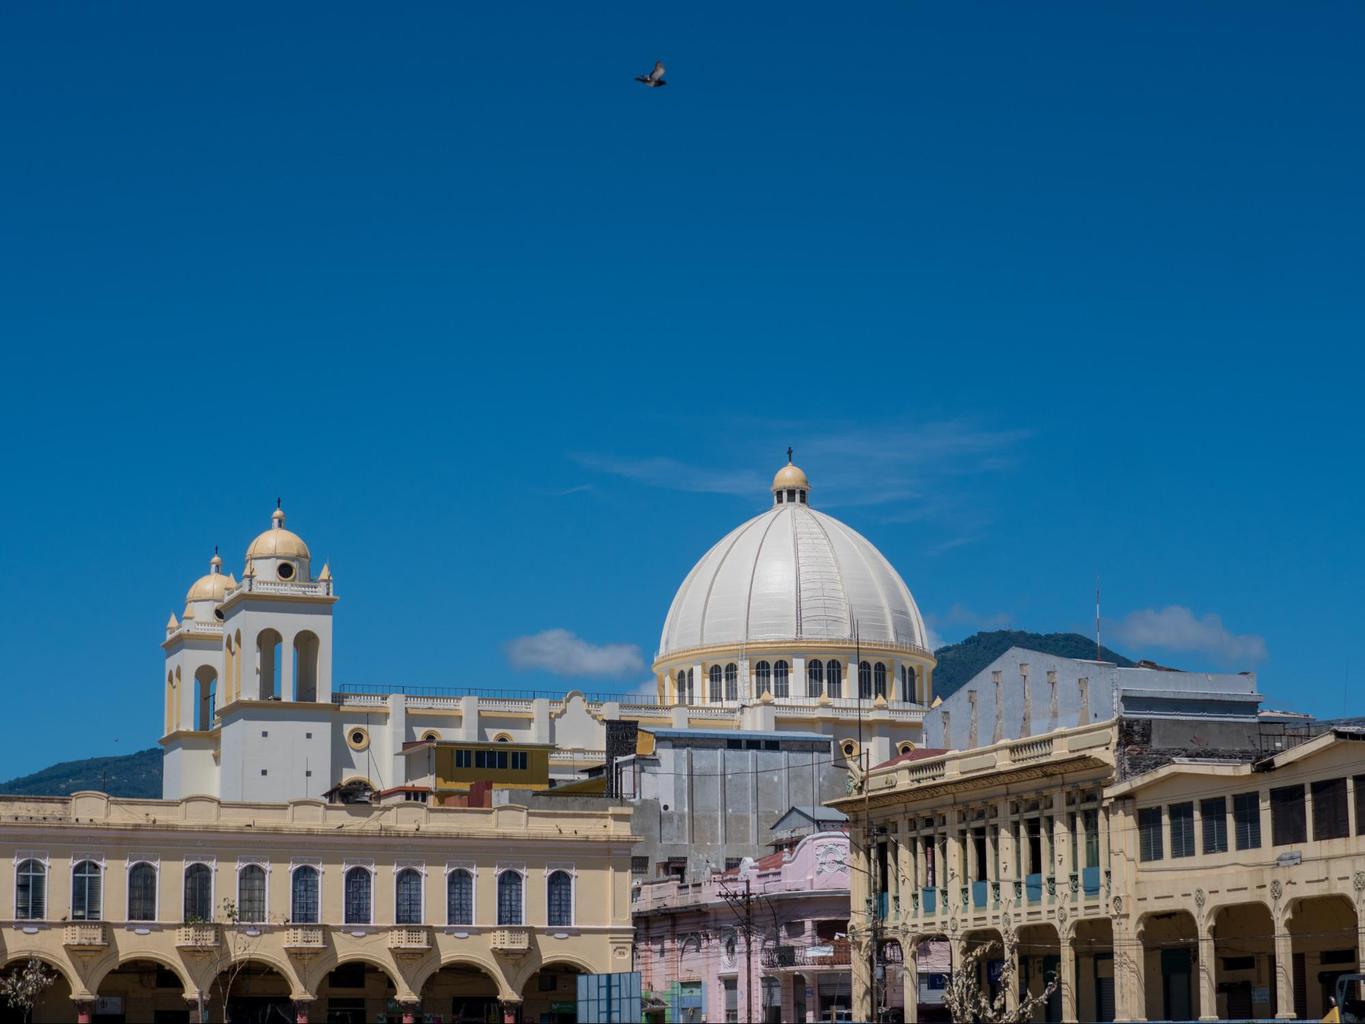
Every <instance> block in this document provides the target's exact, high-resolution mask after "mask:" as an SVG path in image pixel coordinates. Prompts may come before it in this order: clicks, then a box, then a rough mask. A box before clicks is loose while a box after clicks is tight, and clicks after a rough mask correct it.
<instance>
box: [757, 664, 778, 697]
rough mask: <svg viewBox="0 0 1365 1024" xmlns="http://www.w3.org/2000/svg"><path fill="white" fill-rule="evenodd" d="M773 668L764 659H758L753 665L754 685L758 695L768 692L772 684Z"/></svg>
mask: <svg viewBox="0 0 1365 1024" xmlns="http://www.w3.org/2000/svg"><path fill="white" fill-rule="evenodd" d="M772 677H773V670H772V666H770V665H769V664H768V663H767V662H766V661H760V662H759V663H758V664H757V665H755V666H754V685H755V687H756V688H757V691H758V696H760V697H762V696H763V695H764V694H765V693H767V692H768V688H769V687H770V686H771V685H772Z"/></svg>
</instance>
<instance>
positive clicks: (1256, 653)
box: [1112, 605, 1267, 665]
mask: <svg viewBox="0 0 1365 1024" xmlns="http://www.w3.org/2000/svg"><path fill="white" fill-rule="evenodd" d="M1112 630H1113V632H1114V634H1115V635H1116V636H1117V638H1118V639H1119V640H1120V641H1121V642H1123V643H1124V644H1126V645H1127V646H1128V648H1129V649H1130V650H1132V651H1134V652H1141V651H1143V650H1144V649H1147V648H1151V647H1157V648H1162V649H1164V650H1169V651H1186V652H1190V653H1194V654H1204V655H1207V656H1209V657H1211V658H1213V659H1215V660H1216V661H1220V662H1223V663H1225V664H1232V665H1250V664H1255V663H1256V662H1259V661H1263V660H1265V657H1266V654H1267V651H1266V645H1265V638H1264V637H1261V636H1257V635H1256V634H1255V633H1233V632H1231V631H1230V630H1229V629H1228V628H1227V627H1226V626H1224V625H1223V620H1222V619H1221V618H1220V617H1219V616H1217V615H1214V614H1213V613H1212V612H1210V613H1208V614H1206V615H1199V616H1197V615H1195V614H1194V612H1192V611H1190V609H1188V608H1182V607H1181V606H1179V605H1171V606H1170V607H1167V608H1161V609H1156V608H1144V609H1142V610H1141V611H1136V612H1130V613H1129V614H1128V615H1126V616H1125V617H1124V618H1123V620H1122V621H1120V622H1119V623H1117V624H1116V625H1115V626H1113V627H1112ZM1138 656H1140V654H1139V655H1138Z"/></svg>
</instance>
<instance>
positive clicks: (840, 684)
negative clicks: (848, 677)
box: [825, 661, 844, 699]
mask: <svg viewBox="0 0 1365 1024" xmlns="http://www.w3.org/2000/svg"><path fill="white" fill-rule="evenodd" d="M826 669H827V671H826V672H825V676H826V679H825V682H826V688H825V692H826V693H828V694H829V695H830V698H831V699H837V698H839V697H842V696H843V695H844V666H843V663H842V662H838V661H831V662H830V663H829V665H828V666H826Z"/></svg>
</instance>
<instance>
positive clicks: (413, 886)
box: [393, 868, 422, 924]
mask: <svg viewBox="0 0 1365 1024" xmlns="http://www.w3.org/2000/svg"><path fill="white" fill-rule="evenodd" d="M393 907H394V909H393V921H394V924H421V923H422V873H421V872H420V871H418V870H417V869H416V868H404V869H403V870H402V871H400V872H398V877H397V878H395V879H394V883H393Z"/></svg>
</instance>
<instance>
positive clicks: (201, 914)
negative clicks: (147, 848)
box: [128, 864, 213, 921]
mask: <svg viewBox="0 0 1365 1024" xmlns="http://www.w3.org/2000/svg"><path fill="white" fill-rule="evenodd" d="M143 869H146V872H147V873H146V875H145V876H144V877H146V878H147V879H148V881H149V883H150V885H149V888H150V890H151V899H150V900H149V901H148V903H147V907H148V910H147V916H146V917H133V911H132V907H133V888H134V885H133V883H134V880H135V879H134V878H133V876H135V875H137V873H138V872H139V871H142V870H143ZM155 910H156V872H154V871H153V870H152V866H151V865H150V864H139V865H138V866H137V867H135V868H133V872H132V875H131V876H129V879H128V919H129V920H130V921H150V920H152V919H153V915H154V911H155ZM185 920H186V921H212V920H213V872H212V871H210V870H209V866H208V865H207V864H191V865H190V866H189V867H187V868H186V869H185Z"/></svg>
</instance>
